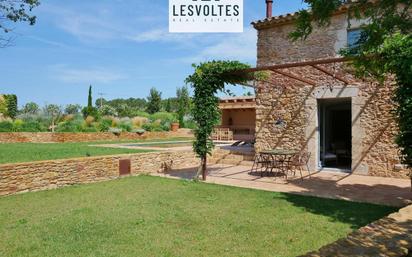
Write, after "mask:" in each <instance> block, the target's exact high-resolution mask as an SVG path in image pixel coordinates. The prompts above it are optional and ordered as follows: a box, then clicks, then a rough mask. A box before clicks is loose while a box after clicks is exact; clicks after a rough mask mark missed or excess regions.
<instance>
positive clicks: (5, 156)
mask: <svg viewBox="0 0 412 257" xmlns="http://www.w3.org/2000/svg"><path fill="white" fill-rule="evenodd" d="M177 140H182V138H168V139H153V140H135V141H110V142H97V143H96V142H87V143H7V144H0V164H1V163H18V162H30V161H43V160H56V159H67V158H76V157H87V156H101V155H112V154H127V153H141V152H148V151H144V150H138V149H119V148H103V147H92V146H89V145H93V144H104V143H126V142H133V143H139V142H161V141H177ZM185 140H188V139H187V138H186V139H185Z"/></svg>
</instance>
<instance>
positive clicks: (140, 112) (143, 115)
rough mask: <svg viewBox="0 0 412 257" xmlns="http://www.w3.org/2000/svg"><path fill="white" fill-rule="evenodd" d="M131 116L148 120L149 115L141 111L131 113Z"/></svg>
mask: <svg viewBox="0 0 412 257" xmlns="http://www.w3.org/2000/svg"><path fill="white" fill-rule="evenodd" d="M133 116H134V117H136V116H137V117H144V118H150V114H149V113H147V112H143V111H134V112H133Z"/></svg>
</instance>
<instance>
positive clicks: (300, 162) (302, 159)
mask: <svg viewBox="0 0 412 257" xmlns="http://www.w3.org/2000/svg"><path fill="white" fill-rule="evenodd" d="M309 159H310V153H308V152H301V153H299V154H297V155H295V156H293V157H292V159H291V161H290V163H289V165H290V167H289V169H290V170H293V176H295V175H296V169H298V170H299V173H300V178H301V179H302V180H303V174H302V170H303V167H306V169H307V171H308V173H309V178H310V177H311V174H310V169H309Z"/></svg>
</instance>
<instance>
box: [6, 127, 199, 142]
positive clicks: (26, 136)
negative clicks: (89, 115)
mask: <svg viewBox="0 0 412 257" xmlns="http://www.w3.org/2000/svg"><path fill="white" fill-rule="evenodd" d="M170 137H193V134H192V133H191V131H189V130H179V131H178V132H145V133H144V134H143V135H140V134H137V133H131V132H122V133H120V134H119V135H115V134H113V133H110V132H93V133H51V132H38V133H30V132H15V133H0V143H64V142H93V141H110V140H138V139H157V138H159V139H162V138H170Z"/></svg>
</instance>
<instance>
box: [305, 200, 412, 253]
mask: <svg viewBox="0 0 412 257" xmlns="http://www.w3.org/2000/svg"><path fill="white" fill-rule="evenodd" d="M411 254H412V205H410V206H408V207H405V208H403V209H401V210H399V212H396V213H393V214H391V215H389V216H388V217H385V218H383V219H380V220H378V221H375V222H373V223H371V224H369V225H367V226H365V227H363V228H361V229H359V230H358V231H355V232H353V233H351V234H349V236H348V237H347V238H345V239H340V240H338V241H336V242H334V243H332V244H330V245H327V246H324V247H322V248H321V249H319V251H315V252H311V253H308V254H306V255H303V257H329V256H336V257H340V256H342V257H344V256H345V257H347V256H405V257H406V256H411Z"/></svg>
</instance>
